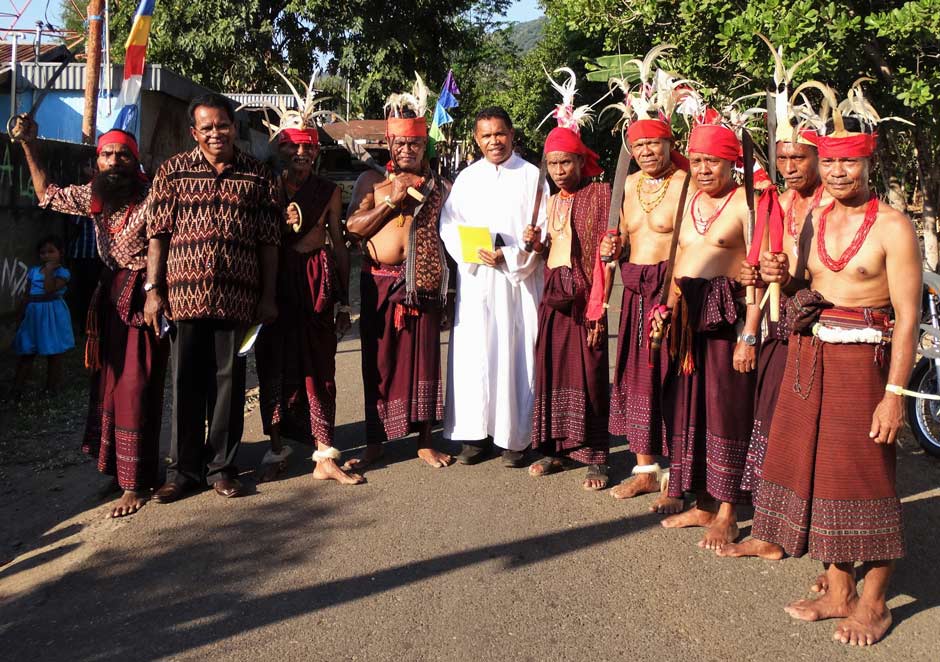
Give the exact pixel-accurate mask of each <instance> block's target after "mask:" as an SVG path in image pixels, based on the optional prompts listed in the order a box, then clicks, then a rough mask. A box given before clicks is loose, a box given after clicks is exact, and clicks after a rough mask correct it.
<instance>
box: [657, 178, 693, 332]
mask: <svg viewBox="0 0 940 662" xmlns="http://www.w3.org/2000/svg"><path fill="white" fill-rule="evenodd" d="M691 181H692V173H691V172H687V173H685V179H684V180H683V181H682V191H681V192H680V193H679V206H678V207H676V220H675V222H674V223H673V224H672V243H671V244H670V245H669V261H668V262H667V263H666V273H665V276H664V278H663V291H662V292H661V293H660V295H659V305H661V306H665V305H666V303H668V301H669V290H670V289H672V270H673V268H674V267H675V266H676V252H677V251H678V250H679V230H680V229H682V219H683V218H684V217H685V200H686V198H687V197H688V195H689V182H691ZM664 333H665V329H663V328H662V327H660V328H659V329H658V330H656V331H654V332H653V333H652V334H651V335H650V348H651V349H655V350H658V349H659V348H661V347H662V346H663V335H664Z"/></svg>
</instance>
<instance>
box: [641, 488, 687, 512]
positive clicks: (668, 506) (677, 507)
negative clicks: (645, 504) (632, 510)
mask: <svg viewBox="0 0 940 662" xmlns="http://www.w3.org/2000/svg"><path fill="white" fill-rule="evenodd" d="M683 508H685V502H684V501H683V500H682V499H676V498H675V497H671V496H669V495H667V494H664V493H663V494H660V495H659V498H658V499H656V501H654V502H653V505H651V506H650V512H651V513H659V514H660V515H674V514H675V513H681V512H682V509H683Z"/></svg>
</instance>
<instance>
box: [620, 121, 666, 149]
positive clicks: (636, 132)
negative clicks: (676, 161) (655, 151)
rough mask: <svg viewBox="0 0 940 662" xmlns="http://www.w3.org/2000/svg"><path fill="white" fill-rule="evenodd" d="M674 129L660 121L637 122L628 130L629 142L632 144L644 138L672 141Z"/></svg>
mask: <svg viewBox="0 0 940 662" xmlns="http://www.w3.org/2000/svg"><path fill="white" fill-rule="evenodd" d="M672 137H673V135H672V129H671V128H670V126H669V125H668V124H666V123H665V122H661V121H660V120H637V121H635V122H631V123H630V126H629V127H628V128H627V140H628V141H630V142H631V143H633V142H636V141H637V140H643V139H644V138H668V139H672Z"/></svg>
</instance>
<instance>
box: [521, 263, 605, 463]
mask: <svg viewBox="0 0 940 662" xmlns="http://www.w3.org/2000/svg"><path fill="white" fill-rule="evenodd" d="M576 299H577V301H576ZM566 302H567V305H566ZM583 306H584V293H583V292H582V293H581V296H580V297H578V296H577V295H576V294H575V285H574V278H573V276H572V273H571V267H557V268H555V269H546V276H545V289H544V293H543V295H542V301H541V303H540V304H539V331H538V338H537V339H536V341H535V399H534V405H533V409H532V448H533V449H534V450H536V451H539V452H541V453H543V454H545V455H552V456H558V455H567V456H568V457H570V458H571V459H573V460H575V461H577V462H582V463H584V464H606V463H607V455H608V452H609V451H610V439H609V437H608V436H607V415H608V391H607V342H606V340H605V342H604V343H602V347H601V349H592V348H591V347H589V346H588V342H587V329H586V327H585V325H584V323H583V322H582V323H578V322H576V321H575V317H574V316H573V312H574V311H575V309H579V308H580V309H583ZM582 319H583V316H582Z"/></svg>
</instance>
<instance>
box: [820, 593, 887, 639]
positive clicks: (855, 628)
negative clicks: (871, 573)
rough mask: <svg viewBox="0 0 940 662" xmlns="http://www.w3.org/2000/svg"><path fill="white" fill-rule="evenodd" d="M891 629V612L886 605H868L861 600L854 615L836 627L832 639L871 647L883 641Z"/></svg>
mask: <svg viewBox="0 0 940 662" xmlns="http://www.w3.org/2000/svg"><path fill="white" fill-rule="evenodd" d="M890 627H891V610H890V609H888V607H887V606H886V605H884V604H880V605H867V604H865V603H864V601H862V600H859V602H858V604H857V605H856V606H855V609H854V610H853V611H852V615H851V616H849V617H848V618H846V619H845V620H844V621H842V622H841V623H839V625H838V626H837V627H836V629H835V632H833V633H832V638H833V639H835V640H836V641H841V642H842V643H843V644H848V645H850V646H871V645H872V644H875V643H878V642H879V641H881V639H882V637H884V636H885V633H886V632H887V631H888V628H890Z"/></svg>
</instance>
